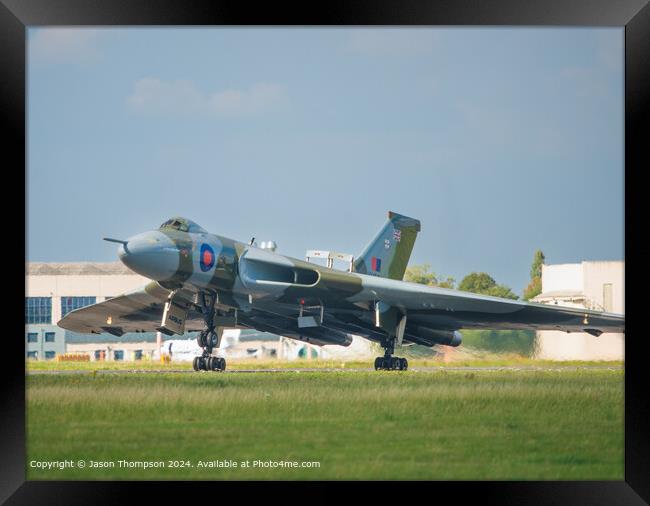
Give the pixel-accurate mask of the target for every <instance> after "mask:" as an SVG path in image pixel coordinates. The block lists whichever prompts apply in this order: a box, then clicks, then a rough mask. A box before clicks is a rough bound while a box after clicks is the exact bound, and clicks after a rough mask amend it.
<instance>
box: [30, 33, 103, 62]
mask: <svg viewBox="0 0 650 506" xmlns="http://www.w3.org/2000/svg"><path fill="white" fill-rule="evenodd" d="M100 33H101V31H100V30H96V29H91V28H41V29H38V30H36V33H34V35H33V36H32V37H31V38H30V39H29V42H28V44H29V45H28V49H29V53H28V54H29V57H30V58H33V60H34V61H35V62H38V63H82V62H87V61H90V60H93V59H94V58H95V57H96V56H97V54H98V53H97V40H98V38H99V35H100Z"/></svg>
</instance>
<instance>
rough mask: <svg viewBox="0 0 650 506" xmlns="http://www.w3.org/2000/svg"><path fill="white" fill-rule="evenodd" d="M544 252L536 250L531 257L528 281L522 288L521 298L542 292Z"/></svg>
mask: <svg viewBox="0 0 650 506" xmlns="http://www.w3.org/2000/svg"><path fill="white" fill-rule="evenodd" d="M544 260H545V257H544V253H542V250H539V249H538V250H537V251H536V252H535V256H534V257H533V263H532V265H531V266H530V283H528V286H527V287H526V288H524V294H523V297H522V298H523V299H524V300H530V299H532V298H533V297H537V296H538V295H539V294H540V293H542V265H543V264H544Z"/></svg>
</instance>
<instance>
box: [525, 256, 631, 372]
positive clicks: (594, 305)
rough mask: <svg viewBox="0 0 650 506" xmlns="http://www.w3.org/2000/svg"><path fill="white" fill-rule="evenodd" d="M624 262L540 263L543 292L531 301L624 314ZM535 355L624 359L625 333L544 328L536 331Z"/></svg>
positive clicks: (554, 357)
mask: <svg viewBox="0 0 650 506" xmlns="http://www.w3.org/2000/svg"><path fill="white" fill-rule="evenodd" d="M624 280H625V263H624V262H622V261H606V262H582V263H580V264H558V265H542V293H541V294H540V295H538V296H537V297H535V298H534V299H533V301H534V302H541V303H544V304H557V305H560V306H570V307H584V308H587V309H593V310H596V311H606V312H609V313H620V314H625V286H624ZM537 342H538V353H537V358H543V359H550V360H623V359H624V357H625V334H602V335H601V336H600V337H594V336H592V335H589V334H587V333H571V334H567V333H566V332H561V331H553V330H544V331H539V332H538V333H537Z"/></svg>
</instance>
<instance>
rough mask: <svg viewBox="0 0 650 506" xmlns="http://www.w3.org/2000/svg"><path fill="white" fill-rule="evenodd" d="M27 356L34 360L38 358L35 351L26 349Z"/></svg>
mask: <svg viewBox="0 0 650 506" xmlns="http://www.w3.org/2000/svg"><path fill="white" fill-rule="evenodd" d="M27 358H33V359H34V360H36V359H37V358H38V352H37V351H28V352H27Z"/></svg>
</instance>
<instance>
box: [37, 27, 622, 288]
mask: <svg viewBox="0 0 650 506" xmlns="http://www.w3.org/2000/svg"><path fill="white" fill-rule="evenodd" d="M623 51H624V46H623V29H622V28H603V29H593V28H535V29H527V28H505V29H504V28H442V29H440V28H379V29H374V28H373V29H370V28H355V29H341V28H337V29H328V28H322V29H303V28H300V29H298V28H296V29H291V28H267V29H250V28H229V29H222V28H201V29H196V28H166V29H162V28H131V29H114V28H108V29H91V28H83V29H80V28H71V29H65V28H49V29H48V28H45V29H29V33H28V174H27V252H28V253H27V256H28V260H30V261H57V262H60V261H81V260H83V261H113V260H116V258H117V257H116V252H115V247H114V245H111V244H109V243H105V242H103V241H101V237H103V236H111V237H120V238H126V237H128V236H130V235H134V234H135V233H138V232H141V231H144V230H148V229H151V228H154V227H156V226H158V225H159V224H160V223H162V222H163V221H165V220H166V219H167V218H168V217H170V216H172V215H182V216H186V217H188V218H191V219H193V220H194V221H197V222H198V223H200V224H201V225H203V226H204V227H205V228H207V229H208V230H210V231H212V232H215V233H218V234H222V235H226V236H228V237H232V238H235V239H239V240H242V241H246V240H248V239H250V237H251V236H255V237H256V238H257V239H258V241H262V240H267V239H273V240H275V241H276V242H277V243H278V245H279V250H278V251H279V252H281V253H284V254H287V255H291V256H296V257H299V258H301V257H303V256H304V252H305V250H306V249H310V248H320V249H335V250H338V251H344V252H350V253H355V254H356V253H359V252H360V251H361V249H362V248H363V246H364V245H365V243H366V242H367V241H368V240H369V239H370V238H371V237H372V236H373V234H374V233H375V232H376V230H377V229H378V228H379V227H380V226H381V224H382V223H383V221H384V219H385V217H386V212H387V211H388V210H392V211H396V212H399V213H402V214H406V215H409V216H413V217H416V218H419V219H420V220H421V221H422V232H421V233H420V235H419V237H418V240H417V242H416V245H415V249H414V252H413V255H412V257H411V262H412V263H429V264H431V265H432V268H433V270H434V271H436V272H438V273H440V274H443V275H450V276H454V277H456V279H457V280H458V281H460V279H461V278H462V277H463V276H464V275H466V274H468V273H469V272H472V271H486V272H488V273H490V274H491V275H492V276H493V277H494V278H495V279H496V280H497V281H498V282H500V283H505V284H507V285H509V286H510V287H511V288H512V289H513V290H514V291H515V292H516V293H518V294H520V293H521V291H522V288H523V287H524V286H525V285H526V284H527V282H528V276H529V268H530V263H531V260H532V256H533V252H534V251H535V250H536V249H537V248H541V249H542V250H543V251H544V253H545V254H546V258H547V263H565V262H579V261H582V260H618V259H622V258H623V255H624V251H623V240H624V214H623V212H624V190H623V178H624V158H623V147H624V130H623V125H624V109H623V104H624V102H623V100H624V94H623V93H624V92H623V60H624V58H623V57H624V53H623Z"/></svg>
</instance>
